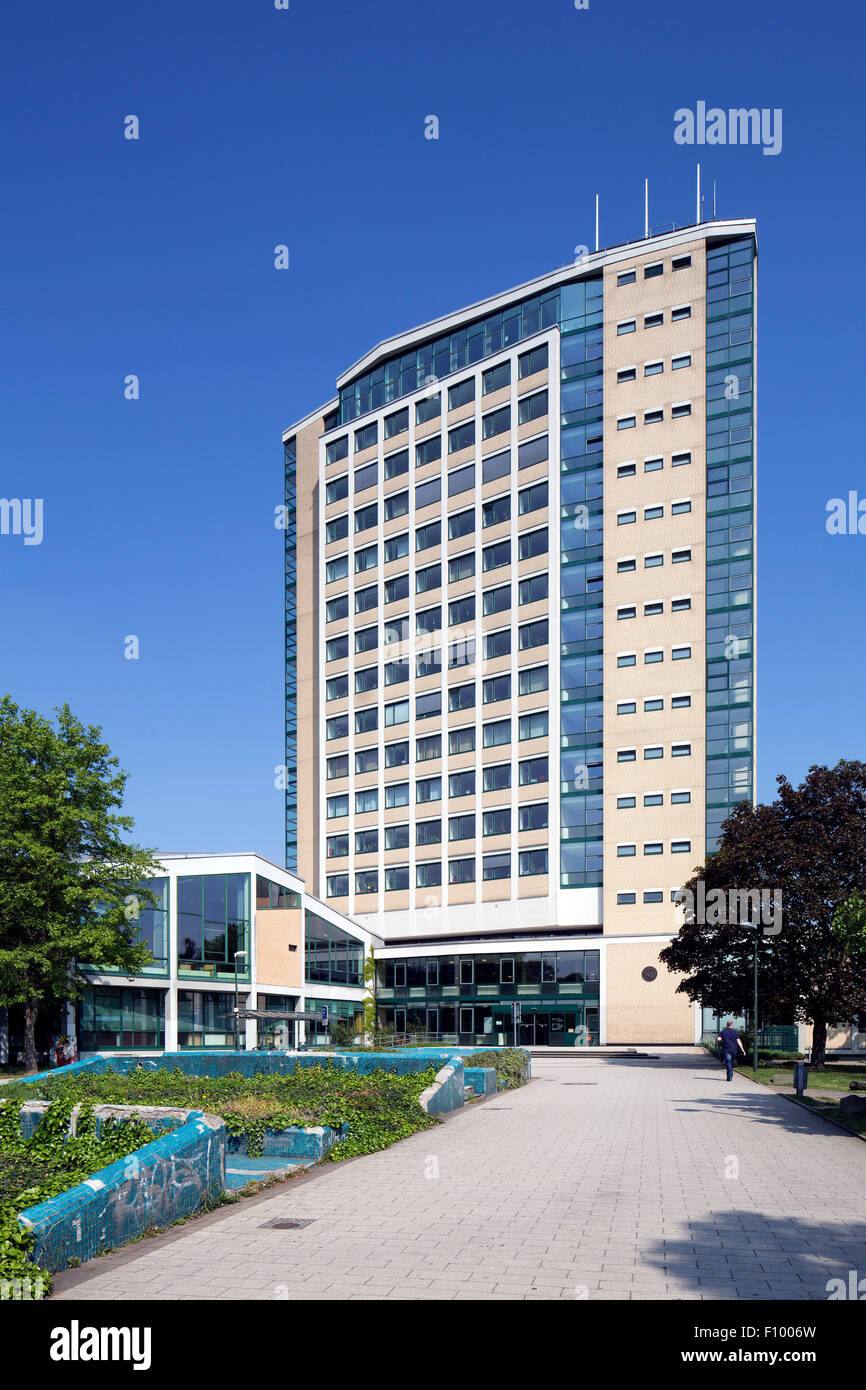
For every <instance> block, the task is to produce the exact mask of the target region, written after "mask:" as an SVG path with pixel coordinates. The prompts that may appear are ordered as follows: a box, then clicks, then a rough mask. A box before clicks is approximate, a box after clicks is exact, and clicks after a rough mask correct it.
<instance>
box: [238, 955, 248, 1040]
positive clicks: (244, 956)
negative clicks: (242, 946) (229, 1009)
mask: <svg viewBox="0 0 866 1390" xmlns="http://www.w3.org/2000/svg"><path fill="white" fill-rule="evenodd" d="M241 956H243V958H244V960H246V958H247V953H246V951H235V1052H239V1051H240V1037H239V1032H238V960H239V959H240V957H241Z"/></svg>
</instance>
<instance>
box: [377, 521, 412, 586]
mask: <svg viewBox="0 0 866 1390" xmlns="http://www.w3.org/2000/svg"><path fill="white" fill-rule="evenodd" d="M374 549H375V547H374ZM408 554H409V532H408V531H401V533H400V535H399V536H389V537H388V539H387V540H386V541H385V564H386V565H390V564H392V563H393V562H394V561H395V560H403V559H405V557H406V556H407V555H408ZM408 591H409V579H408V575H407V576H406V592H407V593H408ZM385 601H386V603H387V601H388V600H387V599H386V600H385Z"/></svg>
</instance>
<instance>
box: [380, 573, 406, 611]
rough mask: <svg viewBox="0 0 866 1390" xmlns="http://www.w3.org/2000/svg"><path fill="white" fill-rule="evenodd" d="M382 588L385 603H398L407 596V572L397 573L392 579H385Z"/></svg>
mask: <svg viewBox="0 0 866 1390" xmlns="http://www.w3.org/2000/svg"><path fill="white" fill-rule="evenodd" d="M384 588H385V603H386V604H389V603H400V602H401V600H403V599H406V598H408V597H409V576H408V574H398V575H396V576H395V577H394V578H393V579H386V580H385V586H384Z"/></svg>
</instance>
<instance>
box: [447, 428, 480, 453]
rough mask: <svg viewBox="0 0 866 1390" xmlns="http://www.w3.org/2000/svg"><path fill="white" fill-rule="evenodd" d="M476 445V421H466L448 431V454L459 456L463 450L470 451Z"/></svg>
mask: <svg viewBox="0 0 866 1390" xmlns="http://www.w3.org/2000/svg"><path fill="white" fill-rule="evenodd" d="M474 443H475V421H474V420H466V421H464V423H463V424H462V425H455V426H454V428H453V429H451V430H449V431H448V452H449V454H457V453H459V452H460V450H461V449H470V448H471V447H472V445H473V444H474Z"/></svg>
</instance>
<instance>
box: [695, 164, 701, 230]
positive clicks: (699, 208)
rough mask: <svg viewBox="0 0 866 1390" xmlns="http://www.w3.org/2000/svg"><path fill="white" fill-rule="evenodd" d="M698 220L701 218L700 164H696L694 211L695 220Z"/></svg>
mask: <svg viewBox="0 0 866 1390" xmlns="http://www.w3.org/2000/svg"><path fill="white" fill-rule="evenodd" d="M700 220H701V166H700V164H699V165H698V191H697V205H696V211H695V221H696V222H700Z"/></svg>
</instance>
